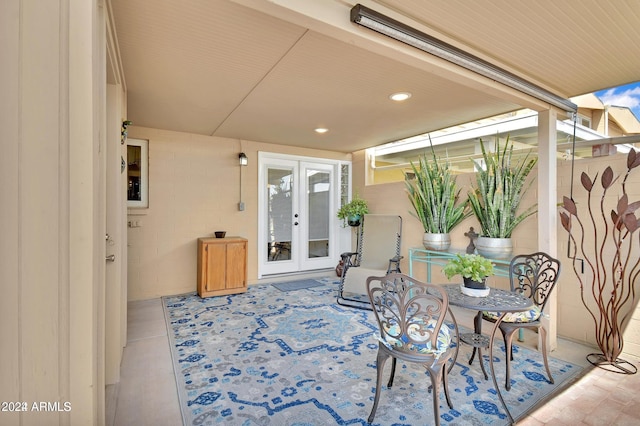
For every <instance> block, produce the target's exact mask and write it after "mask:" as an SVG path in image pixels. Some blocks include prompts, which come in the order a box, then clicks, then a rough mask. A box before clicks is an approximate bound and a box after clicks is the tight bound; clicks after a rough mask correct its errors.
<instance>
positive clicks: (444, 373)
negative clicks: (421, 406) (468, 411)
mask: <svg viewBox="0 0 640 426" xmlns="http://www.w3.org/2000/svg"><path fill="white" fill-rule="evenodd" d="M447 373H448V372H447V365H446V364H445V365H444V366H443V368H442V385H443V387H444V397H445V398H446V399H447V405H448V406H449V408H451V409H452V410H453V404H452V403H451V398H449V375H448V374H447Z"/></svg>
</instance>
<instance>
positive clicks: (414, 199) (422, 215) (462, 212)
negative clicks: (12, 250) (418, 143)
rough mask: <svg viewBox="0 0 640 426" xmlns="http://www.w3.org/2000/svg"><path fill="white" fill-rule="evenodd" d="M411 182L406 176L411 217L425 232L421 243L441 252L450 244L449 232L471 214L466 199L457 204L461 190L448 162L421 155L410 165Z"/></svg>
mask: <svg viewBox="0 0 640 426" xmlns="http://www.w3.org/2000/svg"><path fill="white" fill-rule="evenodd" d="M411 169H412V171H413V175H414V176H415V177H414V178H413V179H410V178H409V177H408V176H407V175H405V185H406V189H407V195H408V196H409V200H410V201H411V205H412V206H413V210H414V211H412V212H410V213H411V214H412V215H413V216H414V217H416V218H418V220H420V223H422V227H423V229H424V236H423V239H422V243H423V245H424V247H425V248H426V249H429V250H438V251H443V250H447V249H448V248H449V246H450V245H451V236H450V232H451V230H452V229H453V228H454V227H456V226H457V225H458V224H459V223H460V222H462V221H463V220H464V219H466V218H467V217H469V216H470V215H471V210H470V208H469V203H468V200H464V201H460V199H459V198H460V189H458V186H457V183H456V176H455V174H454V173H453V171H452V170H451V164H450V163H449V161H448V160H442V159H439V158H437V157H436V154H435V151H434V149H433V146H432V147H431V155H427V154H426V153H425V154H424V155H422V156H421V157H420V159H419V161H418V164H417V165H416V164H414V163H413V162H412V163H411Z"/></svg>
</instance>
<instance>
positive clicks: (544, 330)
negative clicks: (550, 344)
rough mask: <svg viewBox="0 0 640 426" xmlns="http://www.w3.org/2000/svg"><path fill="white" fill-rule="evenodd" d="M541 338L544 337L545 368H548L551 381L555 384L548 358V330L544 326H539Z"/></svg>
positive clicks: (543, 356) (543, 357)
mask: <svg viewBox="0 0 640 426" xmlns="http://www.w3.org/2000/svg"><path fill="white" fill-rule="evenodd" d="M538 332H539V333H540V339H542V359H543V360H544V368H546V369H547V376H549V382H551V384H553V383H554V382H553V377H552V376H551V370H550V369H549V361H548V360H547V330H546V329H545V328H544V327H539V328H538Z"/></svg>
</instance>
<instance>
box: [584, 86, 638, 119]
mask: <svg viewBox="0 0 640 426" xmlns="http://www.w3.org/2000/svg"><path fill="white" fill-rule="evenodd" d="M595 95H596V96H597V97H598V98H599V99H600V100H601V101H602V103H603V104H605V105H613V106H621V107H629V108H631V111H633V113H634V114H635V116H636V118H637V119H638V120H640V82H637V83H632V84H627V85H624V86H619V87H616V88H613V89H608V90H601V91H599V92H595Z"/></svg>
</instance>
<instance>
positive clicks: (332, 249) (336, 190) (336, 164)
mask: <svg viewBox="0 0 640 426" xmlns="http://www.w3.org/2000/svg"><path fill="white" fill-rule="evenodd" d="M342 163H343V162H341V161H338V160H331V159H326V158H316V157H305V156H297V155H288V154H278V153H270V152H258V278H262V277H263V276H265V275H275V274H285V273H293V272H302V271H311V270H317V269H326V268H330V267H332V266H335V264H336V263H337V259H338V257H339V255H340V241H339V238H340V237H339V233H338V229H339V220H338V218H337V217H336V216H335V214H331V215H330V217H329V255H328V257H326V258H319V259H306V256H305V253H306V250H305V249H303V248H306V244H307V239H308V235H309V232H308V224H306V223H305V221H299V222H300V225H301V226H293V227H292V253H291V259H290V260H286V261H278V262H277V263H274V262H267V261H266V259H267V246H268V241H267V232H266V226H267V203H268V197H267V196H266V192H265V188H266V185H267V176H266V173H267V170H268V168H269V167H273V166H276V167H277V166H283V167H291V168H292V169H294V179H295V181H294V192H295V193H294V194H293V200H292V202H293V203H294V209H295V210H296V212H294V213H297V214H298V215H299V219H302V218H304V217H307V216H308V212H307V206H306V204H307V197H306V196H305V193H306V190H307V188H306V179H305V175H304V173H303V171H304V170H306V168H308V167H314V166H316V167H318V169H320V170H324V171H331V176H332V178H331V189H332V192H331V195H330V202H329V204H330V207H329V208H330V209H331V211H332V212H333V211H336V210H337V207H336V206H337V205H338V204H339V201H340V173H339V172H340V165H341V164H342ZM294 220H295V218H292V221H294ZM293 247H296V248H293Z"/></svg>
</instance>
